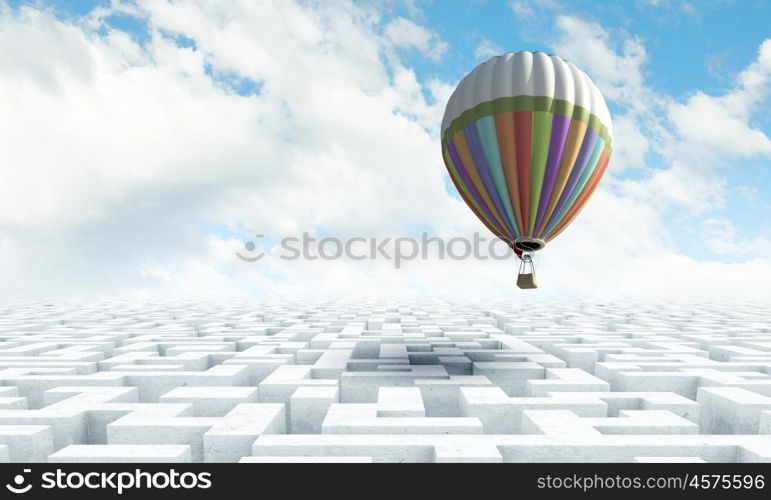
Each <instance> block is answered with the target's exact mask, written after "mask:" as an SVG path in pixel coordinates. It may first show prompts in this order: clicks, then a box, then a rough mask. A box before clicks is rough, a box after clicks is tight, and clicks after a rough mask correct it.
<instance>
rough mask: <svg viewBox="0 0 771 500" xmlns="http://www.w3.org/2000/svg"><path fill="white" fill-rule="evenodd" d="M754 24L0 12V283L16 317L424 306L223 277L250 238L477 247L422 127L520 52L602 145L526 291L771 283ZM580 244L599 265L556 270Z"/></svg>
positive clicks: (7, 8) (596, 11)
mask: <svg viewBox="0 0 771 500" xmlns="http://www.w3.org/2000/svg"><path fill="white" fill-rule="evenodd" d="M769 18H771V4H769V3H768V2H764V1H760V0H746V1H730V0H707V1H703V2H695V1H694V2H687V1H681V0H629V1H626V2H589V1H582V0H576V1H570V2H568V1H559V0H533V1H526V0H510V1H503V0H499V1H494V0H433V1H429V0H423V1H422V0H390V1H358V2H351V1H350V0H330V1H329V2H321V3H319V2H307V1H295V0H275V1H272V0H265V1H264V3H259V4H258V3H255V2H252V1H249V0H227V1H222V2H216V3H209V4H207V3H205V2H204V3H202V2H197V1H193V0H190V1H181V2H170V1H168V0H157V1H149V0H136V1H134V0H130V1H117V0H116V1H113V2H110V1H93V0H92V1H67V2H64V1H50V2H47V1H42V0H34V1H24V0H0V49H2V50H3V53H4V55H5V56H7V57H4V61H3V62H0V91H2V92H0V95H5V99H7V101H3V102H5V108H4V109H8V110H9V111H8V113H7V118H6V123H7V127H8V129H7V131H6V137H8V139H7V144H6V145H5V146H6V147H5V151H0V164H1V165H2V167H0V168H3V169H4V171H3V172H0V173H2V174H4V178H5V179H7V180H8V182H6V183H5V184H4V187H3V186H0V195H2V196H0V197H1V198H3V199H5V200H6V201H5V204H6V208H4V212H3V213H4V215H3V217H0V228H2V229H3V230H4V234H2V235H0V252H5V254H4V255H3V257H4V258H5V259H4V260H5V262H7V263H10V264H6V269H3V268H2V267H0V275H2V276H4V277H5V278H6V279H5V281H6V282H9V280H11V279H13V280H17V281H18V280H21V281H22V282H24V283H26V284H27V285H28V286H27V287H26V288H27V289H29V290H33V291H34V290H36V289H37V288H40V287H41V285H40V283H41V281H40V280H42V282H44V283H49V282H50V283H58V285H59V286H58V288H59V289H61V290H65V291H66V290H70V289H79V288H82V290H84V291H85V290H96V291H98V290H102V288H104V290H105V291H126V290H145V289H151V288H153V287H154V286H156V285H158V286H167V285H168V286H171V285H172V284H173V285H174V286H176V287H177V289H179V288H180V287H181V288H185V287H189V286H190V283H193V282H196V281H200V282H202V283H204V285H202V288H204V289H208V288H214V289H216V288H217V287H222V288H225V289H231V288H232V289H238V288H239V287H240V288H244V286H243V282H248V283H249V284H248V285H247V286H246V287H245V288H246V289H249V290H252V291H254V290H255V289H260V290H261V291H263V292H264V291H265V289H266V287H276V286H283V285H288V284H293V283H294V284H296V282H297V281H298V280H299V281H300V282H304V281H307V279H306V276H308V275H312V276H314V277H315V278H314V279H316V280H317V282H318V283H321V284H323V285H324V286H326V285H328V284H329V283H336V284H337V285H338V288H339V289H345V287H346V286H348V285H350V283H360V282H366V283H370V282H374V281H378V282H379V283H388V285H387V287H394V286H397V284H398V283H400V284H403V285H404V286H406V287H407V288H410V287H414V286H416V283H417V282H420V283H419V285H420V287H421V288H428V289H430V288H431V283H433V282H434V281H432V280H436V283H437V288H443V286H444V285H440V283H442V281H441V279H439V278H437V277H436V276H438V275H446V274H448V270H447V268H446V267H443V266H446V264H443V263H433V264H431V266H428V265H427V264H426V265H424V267H425V268H426V269H428V268H429V267H430V268H431V269H432V271H431V273H429V272H428V271H426V270H425V269H421V270H417V269H413V271H414V272H415V274H414V275H409V273H408V272H402V273H401V274H399V275H398V276H397V275H395V274H392V273H390V271H389V270H387V269H381V268H378V267H377V266H375V265H374V264H373V265H372V266H370V267H366V264H361V265H360V266H359V267H350V268H343V267H340V266H342V264H340V266H337V267H333V268H329V267H328V268H324V269H322V268H318V267H312V266H311V267H308V268H303V269H297V268H294V269H287V268H284V267H281V265H280V263H279V262H275V263H274V264H269V265H274V267H271V268H270V269H266V268H265V267H263V268H249V269H244V268H243V267H239V266H241V263H240V262H238V261H237V260H235V259H233V258H232V257H233V254H234V251H235V250H238V249H239V248H241V247H242V242H243V241H245V240H248V239H250V238H251V237H252V235H254V234H257V233H260V234H266V235H267V237H266V238H264V240H263V243H264V244H266V245H267V246H268V247H275V246H277V241H278V240H279V239H280V236H282V235H294V234H296V233H299V232H302V231H310V232H313V233H315V234H318V235H321V234H338V235H353V234H357V235H359V234H361V235H364V236H370V235H371V236H381V235H394V234H416V233H419V232H421V231H424V230H425V231H429V232H433V233H441V234H457V233H463V234H465V233H466V232H469V231H474V230H479V231H483V228H482V227H481V226H480V225H479V223H478V222H477V221H476V220H475V219H474V218H473V217H472V216H470V215H469V214H468V211H467V210H466V208H465V207H464V206H463V205H462V203H460V201H459V199H458V197H457V195H456V193H455V192H454V188H453V187H452V185H451V183H449V182H448V177H447V175H446V173H445V172H444V167H443V166H442V163H441V157H440V155H439V154H438V139H437V128H438V126H439V121H440V120H441V114H442V112H443V107H444V103H445V102H446V99H447V98H448V97H449V93H450V92H451V90H452V89H453V87H454V85H455V84H456V83H457V82H458V81H459V80H460V79H461V78H462V77H463V76H464V75H465V74H466V73H467V72H469V71H470V70H471V69H473V67H474V66H475V65H477V64H479V63H480V62H482V61H483V60H485V59H486V58H488V57H490V56H491V55H493V54H496V53H499V52H502V51H518V50H543V51H546V52H550V53H557V54H558V55H561V56H563V57H565V58H566V59H570V60H572V61H574V62H575V63H576V64H578V65H579V67H581V68H582V69H584V70H585V71H586V72H587V73H588V74H589V75H590V76H591V77H592V78H593V79H594V80H595V82H596V83H597V84H598V86H599V87H600V88H601V90H602V91H603V93H604V94H605V96H606V99H607V100H608V104H609V107H610V109H611V112H612V114H613V119H614V125H615V131H616V133H615V137H614V143H615V149H614V158H613V161H612V162H611V166H610V169H609V173H608V175H607V177H606V180H605V181H604V182H603V185H602V187H601V192H600V193H599V194H598V196H597V198H598V199H597V200H593V202H592V204H591V205H590V207H589V208H588V209H587V210H586V213H585V214H582V216H581V217H580V218H579V219H578V220H577V221H576V223H575V224H574V227H571V229H570V230H569V231H566V232H565V233H564V236H560V238H559V240H558V241H559V242H560V243H559V244H557V243H556V241H555V244H554V246H553V249H552V250H551V253H550V254H549V255H551V256H552V257H551V258H550V257H549V256H548V255H547V254H546V253H544V257H543V268H544V274H546V275H547V276H549V275H550V274H551V276H553V278H552V279H553V280H554V281H558V282H559V283H561V285H560V286H564V287H566V288H567V287H574V288H575V287H576V286H577V288H576V290H578V291H580V290H583V289H582V288H581V286H583V285H581V286H578V285H576V284H577V283H579V284H580V283H584V282H585V275H582V274H581V272H585V273H589V274H591V275H593V276H596V275H598V273H600V274H602V276H604V278H603V279H605V280H606V282H607V283H608V284H609V285H608V286H609V288H608V289H623V290H630V289H634V290H637V289H640V288H645V287H646V286H648V287H649V286H652V285H650V284H646V285H640V286H631V285H630V283H634V282H635V281H638V280H640V281H645V280H644V279H643V276H647V275H650V274H652V273H653V272H654V271H653V270H654V269H666V270H668V271H666V272H667V273H668V274H670V275H672V276H673V278H672V279H673V280H675V281H677V282H678V283H680V282H683V283H684V282H692V283H694V285H693V286H692V287H691V289H693V288H698V287H700V286H701V287H703V285H698V283H703V282H704V281H703V280H704V279H707V278H705V277H708V276H713V275H715V274H721V273H725V274H726V275H728V274H733V275H734V276H761V275H764V274H763V273H766V272H768V273H770V274H769V276H771V262H769V261H768V255H769V253H770V252H771V196H769V193H771V141H769V139H768V137H769V135H771V118H769V116H768V113H767V112H765V110H767V109H768V104H769V99H768V96H769V93H771V41H769V37H771V30H769V28H768V23H767V19H769ZM3 93H4V94H3ZM317 96H321V97H317ZM0 104H2V103H0ZM361 110H366V111H364V112H361ZM0 132H2V131H0ZM41 143H42V144H44V145H45V147H41V146H40V144H41ZM3 155H5V157H3ZM3 189H5V190H6V191H2V190H3ZM322 193H323V194H322ZM38 200H40V201H38ZM3 238H4V239H3ZM596 241H602V242H603V247H602V249H601V250H600V254H602V255H603V259H604V260H603V264H602V265H600V266H599V267H596V268H592V267H591V266H590V267H588V268H586V269H585V270H584V271H581V270H580V269H576V268H575V266H572V267H571V268H568V267H567V266H568V264H566V263H568V262H570V261H571V260H573V259H578V260H582V259H586V258H587V256H591V255H595V254H596V252H597V249H596V248H594V247H593V246H592V245H593V244H592V243H591V242H596ZM119 242H120V243H119ZM265 242H267V243H265ZM51 246H53V247H55V248H58V251H57V252H56V256H46V255H45V253H44V251H43V250H42V249H43V248H50V247H51ZM267 250H270V248H267ZM651 255H654V257H653V258H651ZM41 259H42V260H41ZM261 265H263V264H261ZM266 265H268V264H266ZM314 265H315V264H314ZM464 265H465V264H464ZM468 266H469V267H464V268H463V269H466V270H468V271H463V272H469V273H473V272H476V271H475V269H476V268H474V267H473V264H468ZM480 269H481V268H480ZM716 270H718V271H717V272H716ZM488 271H489V272H490V274H489V275H487V276H490V277H491V278H490V279H494V280H495V279H498V276H499V275H500V272H499V270H495V269H493V268H492V267H490V268H489V269H488V270H487V271H485V272H488ZM479 272H482V271H479ZM625 273H626V274H625ZM73 276H83V277H85V278H83V279H81V280H75V279H74V278H73ZM104 276H110V279H104V278H101V277H104ZM86 278H87V279H86ZM362 280H363V281H362ZM699 280H702V281H699ZM478 281H479V284H480V286H481V287H482V288H485V287H486V286H487V283H486V282H485V280H484V279H481V278H480V279H479V280H478ZM236 282H238V283H236ZM105 283H109V286H104V287H102V285H105ZM646 283H647V282H646ZM497 284H499V285H501V287H502V289H503V290H506V289H507V288H506V287H507V286H509V283H505V282H503V281H501V282H500V283H497ZM293 286H294V285H293ZM319 286H321V285H319ZM368 286H369V285H368ZM399 286H401V285H399ZM17 288H18V287H17Z"/></svg>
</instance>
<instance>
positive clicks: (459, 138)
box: [452, 130, 506, 227]
mask: <svg viewBox="0 0 771 500" xmlns="http://www.w3.org/2000/svg"><path fill="white" fill-rule="evenodd" d="M452 140H453V143H454V144H455V148H456V149H457V150H458V155H459V156H460V160H461V161H462V162H463V167H464V168H465V169H466V173H468V175H469V177H471V181H472V182H473V183H474V186H475V187H476V188H477V191H479V194H480V196H482V199H483V200H484V202H485V205H486V206H487V209H488V210H489V211H490V213H491V214H493V217H495V220H496V221H498V224H500V225H501V227H506V224H505V223H504V222H503V218H502V217H501V214H499V213H498V210H497V208H496V207H495V204H494V203H493V201H492V199H491V198H490V195H489V193H488V192H487V188H486V187H485V183H484V182H482V178H481V177H480V175H479V170H477V165H476V163H474V158H473V157H472V156H471V150H470V149H469V147H468V143H467V142H466V136H465V134H464V133H463V130H458V131H457V132H456V133H455V135H454V136H453V138H452Z"/></svg>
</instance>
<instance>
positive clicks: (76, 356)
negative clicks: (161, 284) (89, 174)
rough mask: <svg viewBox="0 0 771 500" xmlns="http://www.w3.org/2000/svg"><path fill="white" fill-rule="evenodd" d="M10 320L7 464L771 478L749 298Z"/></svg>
mask: <svg viewBox="0 0 771 500" xmlns="http://www.w3.org/2000/svg"><path fill="white" fill-rule="evenodd" d="M480 304H484V305H471V304H469V303H467V302H464V301H443V300H426V301H408V300H401V301H400V300H394V301H374V300H373V301H367V300H364V299H361V300H358V301H357V300H327V301H319V302H318V303H316V304H310V303H307V302H291V301H264V302H259V301H243V302H233V301H221V302H215V301H201V302H196V303H193V302H173V301H169V302H165V303H164V302H133V303H132V302H119V301H115V302H106V301H105V302H98V301H95V302H73V301H69V302H68V301H54V302H50V303H42V302H41V303H19V304H4V305H0V339H1V340H2V342H0V461H10V462H46V461H48V462H132V461H160V462H190V461H192V462H202V461H204V462H239V461H240V462H265V461H268V462H275V461H287V462H291V461H319V462H323V461H355V462H369V461H372V462H455V461H461V462H501V461H504V462H522V461H541V462H544V461H546V462H550V461H597V462H635V461H636V462H651V461H662V460H667V461H669V460H678V461H694V462H700V461H705V462H769V461H771V310H769V307H768V303H765V302H762V301H757V302H732V303H714V302H713V303H710V302H704V303H699V302H695V301H694V302H668V301H664V300H661V301H658V302H642V303H634V302H628V303H627V302H623V303H622V302H618V303H597V302H571V301H562V302H560V301H551V302H548V303H545V302H532V303H530V304H527V305H525V304H518V303H517V302H514V301H508V302H499V303H480Z"/></svg>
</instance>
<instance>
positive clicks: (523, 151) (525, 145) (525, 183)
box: [514, 111, 533, 236]
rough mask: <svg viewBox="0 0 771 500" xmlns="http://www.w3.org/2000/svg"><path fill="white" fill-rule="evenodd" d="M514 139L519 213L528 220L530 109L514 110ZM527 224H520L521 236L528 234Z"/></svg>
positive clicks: (530, 139) (531, 123)
mask: <svg viewBox="0 0 771 500" xmlns="http://www.w3.org/2000/svg"><path fill="white" fill-rule="evenodd" d="M514 129H515V139H516V155H517V173H518V175H519V200H520V203H521V206H520V210H519V213H521V214H522V220H523V221H529V220H530V162H531V159H532V152H533V113H532V111H515V112H514ZM528 229H529V226H528V224H527V223H526V224H523V225H522V231H521V233H520V234H521V235H522V236H530V235H528V234H527V233H528Z"/></svg>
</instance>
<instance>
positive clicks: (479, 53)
mask: <svg viewBox="0 0 771 500" xmlns="http://www.w3.org/2000/svg"><path fill="white" fill-rule="evenodd" d="M502 53H503V48H501V46H500V45H498V44H497V43H495V42H493V41H492V40H488V39H487V38H482V40H481V41H480V42H479V43H478V44H477V46H476V48H474V57H475V58H477V59H480V60H481V59H489V58H491V57H493V56H497V55H500V54H502Z"/></svg>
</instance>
